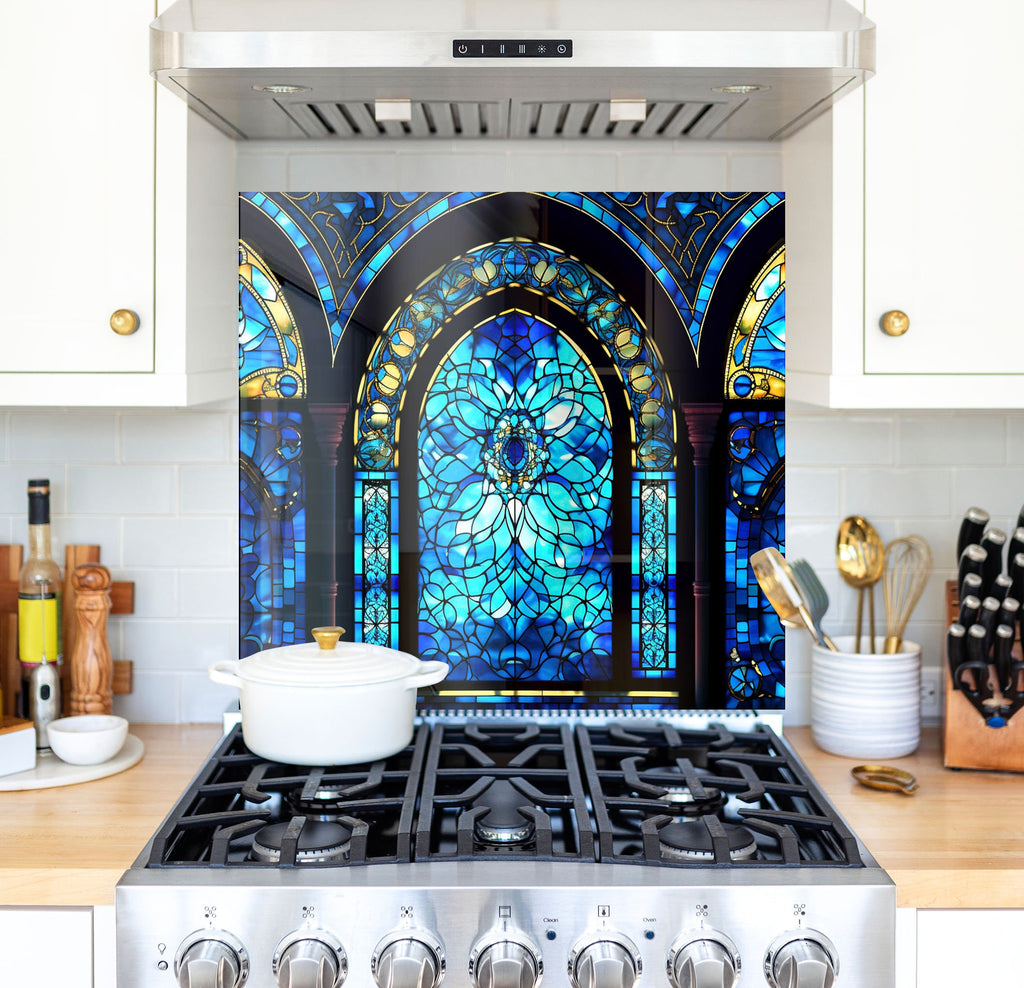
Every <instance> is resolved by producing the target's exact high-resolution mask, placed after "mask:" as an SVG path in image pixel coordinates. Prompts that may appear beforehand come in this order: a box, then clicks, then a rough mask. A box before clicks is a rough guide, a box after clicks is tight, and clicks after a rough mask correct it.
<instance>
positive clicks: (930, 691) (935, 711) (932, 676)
mask: <svg viewBox="0 0 1024 988" xmlns="http://www.w3.org/2000/svg"><path fill="white" fill-rule="evenodd" d="M940 672H941V670H940V669H922V670H921V717H922V719H923V720H932V721H935V720H938V719H939V716H940V715H941V712H942V711H941V703H942V686H941V683H942V680H941V679H940V677H939V673H940Z"/></svg>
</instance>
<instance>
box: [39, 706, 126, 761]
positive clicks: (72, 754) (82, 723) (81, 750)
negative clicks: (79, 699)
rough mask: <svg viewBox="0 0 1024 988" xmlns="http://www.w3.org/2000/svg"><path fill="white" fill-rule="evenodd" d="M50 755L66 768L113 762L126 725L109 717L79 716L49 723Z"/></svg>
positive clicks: (123, 739) (123, 721) (99, 715)
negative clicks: (64, 763)
mask: <svg viewBox="0 0 1024 988" xmlns="http://www.w3.org/2000/svg"><path fill="white" fill-rule="evenodd" d="M47 735H48V736H49V739H50V747H51V748H52V749H53V753H54V754H55V755H56V756H57V757H58V758H59V759H60V760H61V761H64V762H67V763H68V764H70V765H99V764H100V763H101V762H105V761H108V760H109V759H111V758H113V757H114V755H116V754H117V753H118V752H119V751H120V750H121V749H122V748H123V747H124V742H125V739H126V738H127V737H128V721H126V720H125V719H124V718H123V717H114V716H111V715H109V714H81V715H80V716H78V717H62V718H61V719H60V720H54V721H51V722H50V726H49V728H48V729H47Z"/></svg>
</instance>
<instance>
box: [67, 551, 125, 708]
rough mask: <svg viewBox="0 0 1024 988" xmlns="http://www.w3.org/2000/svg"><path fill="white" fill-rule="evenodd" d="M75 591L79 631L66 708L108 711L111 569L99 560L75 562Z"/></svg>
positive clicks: (111, 672)
mask: <svg viewBox="0 0 1024 988" xmlns="http://www.w3.org/2000/svg"><path fill="white" fill-rule="evenodd" d="M71 586H72V587H73V588H74V591H75V619H76V622H77V626H78V632H77V634H76V635H75V645H74V649H73V651H72V653H71V670H70V676H71V692H70V696H69V707H68V708H69V711H70V713H71V715H72V716H75V715H76V714H109V713H110V712H111V699H112V697H113V689H112V687H113V679H114V664H113V661H112V660H111V658H110V644H109V642H108V641H107V615H108V614H109V613H110V570H108V569H107V568H106V566H101V565H100V564H99V563H85V564H84V565H82V566H76V567H75V571H74V572H73V573H72V574H71Z"/></svg>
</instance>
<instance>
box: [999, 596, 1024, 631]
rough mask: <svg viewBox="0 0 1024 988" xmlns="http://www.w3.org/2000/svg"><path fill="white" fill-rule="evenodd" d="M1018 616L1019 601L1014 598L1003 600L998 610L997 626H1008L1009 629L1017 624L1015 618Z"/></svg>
mask: <svg viewBox="0 0 1024 988" xmlns="http://www.w3.org/2000/svg"><path fill="white" fill-rule="evenodd" d="M1019 614H1020V601H1019V600H1017V598H1016V597H1006V598H1004V599H1003V606H1002V607H1000V608H999V621H998V622H997V623H998V624H1008V625H1009V626H1010V627H1011V628H1012V627H1014V626H1015V625H1016V624H1017V616H1018V615H1019Z"/></svg>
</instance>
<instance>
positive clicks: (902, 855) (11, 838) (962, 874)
mask: <svg viewBox="0 0 1024 988" xmlns="http://www.w3.org/2000/svg"><path fill="white" fill-rule="evenodd" d="M131 733H133V734H134V735H135V736H136V737H138V738H140V739H141V740H142V741H143V742H144V744H145V746H146V753H145V756H144V757H143V759H142V761H141V762H140V763H139V764H138V765H136V766H134V767H133V768H130V769H128V770H127V771H125V772H122V773H120V774H119V775H114V776H111V777H110V778H106V779H99V780H97V781H94V782H85V783H81V784H79V785H74V786H66V787H64V788H58V789H40V790H31V791H26V792H0V905H84V906H88V905H110V904H112V903H113V901H114V886H115V885H116V884H117V881H118V879H119V878H120V877H121V874H122V873H123V872H124V871H125V870H126V869H127V868H128V867H129V866H130V865H131V863H132V862H133V861H134V860H135V858H136V857H137V856H138V854H139V852H140V851H141V850H142V848H143V846H144V845H145V843H146V841H147V840H149V838H150V837H151V836H152V835H153V833H154V832H155V831H156V829H157V827H158V826H159V825H160V823H161V822H162V820H163V819H164V817H165V816H166V814H167V812H168V811H169V810H170V808H171V806H172V805H173V804H174V802H175V801H176V800H177V798H178V797H179V796H180V795H181V793H182V791H183V790H184V788H185V786H186V785H187V784H188V782H189V781H190V780H191V779H192V777H193V776H194V775H195V774H196V772H197V771H198V770H199V767H200V766H201V765H202V763H203V761H204V759H205V758H206V756H207V755H208V754H209V752H210V750H211V749H212V748H213V746H214V745H215V744H216V743H217V740H218V738H219V737H220V733H221V732H220V728H219V726H218V725H213V724H204V725H199V726H163V725H161V726H144V725H138V724H134V725H132V727H131ZM785 733H786V737H787V738H788V739H789V741H790V743H791V744H793V746H794V747H795V748H796V750H797V752H798V754H799V755H800V757H801V758H802V759H803V760H804V762H805V763H806V765H807V767H808V768H809V769H810V770H811V772H812V774H813V775H814V776H815V778H816V779H817V780H818V782H819V784H820V785H821V786H822V788H823V789H824V790H825V792H826V793H827V794H828V795H829V797H830V798H831V799H832V800H833V802H834V803H835V804H836V806H837V807H838V808H839V811H840V812H841V813H842V814H843V816H844V817H845V818H846V820H847V821H848V822H849V824H850V826H851V827H852V828H853V829H854V831H855V832H856V833H857V834H858V835H859V836H860V838H861V839H862V840H863V841H864V843H865V844H866V845H867V847H868V849H869V850H870V851H871V853H872V854H873V855H874V857H875V858H876V859H877V860H878V862H879V864H881V865H882V867H883V868H885V869H886V871H888V872H889V874H890V875H891V876H892V878H893V880H894V881H895V882H896V885H897V889H898V901H899V904H900V905H901V906H914V907H918V908H967V907H970V908H1024V775H1019V774H1011V773H1004V772H974V771H959V772H958V771H951V770H949V769H945V768H943V767H942V756H941V751H940V740H939V732H938V730H937V729H935V728H931V729H926V730H925V731H924V736H923V739H922V743H921V747H920V748H919V749H918V751H917V752H916V753H915V754H914V755H912V756H910V757H909V758H900V759H895V760H892V761H890V762H888V764H891V765H893V766H895V767H897V768H902V769H905V770H906V771H909V772H911V773H913V774H914V775H915V776H916V777H917V779H918V781H919V783H920V785H921V788H920V790H919V791H918V793H917V794H916V795H914V796H903V795H901V794H899V793H894V792H879V791H877V790H872V789H866V788H865V787H863V786H861V785H860V784H859V783H857V782H856V781H855V780H854V779H853V778H852V777H851V776H850V769H851V768H852V767H853V766H854V765H856V764H858V760H856V759H850V758H837V757H835V756H833V755H829V754H826V753H825V752H823V751H821V750H820V749H818V748H817V747H816V746H815V744H814V742H813V740H812V739H811V734H810V729H809V728H806V727H794V728H789V729H788V730H787V731H786V732H785Z"/></svg>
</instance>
